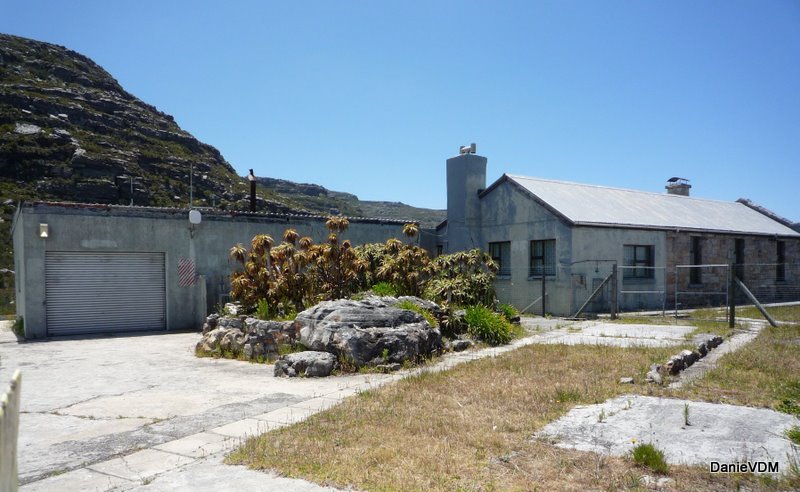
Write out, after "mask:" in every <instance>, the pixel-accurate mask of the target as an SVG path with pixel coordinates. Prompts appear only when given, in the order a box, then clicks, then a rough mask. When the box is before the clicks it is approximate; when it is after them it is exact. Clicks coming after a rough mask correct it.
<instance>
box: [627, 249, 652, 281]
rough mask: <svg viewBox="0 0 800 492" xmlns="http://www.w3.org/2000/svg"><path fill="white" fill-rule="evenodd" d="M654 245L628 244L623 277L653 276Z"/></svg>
mask: <svg viewBox="0 0 800 492" xmlns="http://www.w3.org/2000/svg"><path fill="white" fill-rule="evenodd" d="M653 256H654V255H653V246H640V245H635V244H626V245H625V249H624V265H625V266H626V267H633V268H625V269H624V273H623V275H622V278H653V277H654V275H653V274H654V269H653V266H654V265H655V264H654V259H653Z"/></svg>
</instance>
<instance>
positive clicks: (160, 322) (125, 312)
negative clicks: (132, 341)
mask: <svg viewBox="0 0 800 492" xmlns="http://www.w3.org/2000/svg"><path fill="white" fill-rule="evenodd" d="M45 299H46V304H47V309H46V312H47V335H48V336H55V335H85V334H93V333H119V332H127V331H143V330H148V331H149V330H166V318H167V316H166V281H165V261H164V253H104V252H103V253H100V252H72V251H66V252H65V251H52V252H47V253H46V254H45Z"/></svg>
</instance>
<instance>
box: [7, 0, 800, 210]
mask: <svg viewBox="0 0 800 492" xmlns="http://www.w3.org/2000/svg"><path fill="white" fill-rule="evenodd" d="M0 7H2V8H0V32H5V33H10V34H16V35H20V36H25V37H30V38H34V39H38V40H42V41H48V42H53V43H57V44H61V45H64V46H66V47H68V48H70V49H73V50H75V51H78V52H81V53H83V54H85V55H87V56H89V57H91V58H92V59H94V60H95V61H96V62H97V63H99V64H100V65H101V66H103V67H104V68H105V69H106V70H108V71H109V72H110V73H111V74H112V75H113V76H114V77H116V78H117V80H119V81H120V83H121V84H122V85H123V86H124V87H125V88H126V89H127V90H128V91H130V92H131V93H133V94H134V95H136V96H138V97H139V98H141V99H142V100H144V101H146V102H148V103H151V104H153V105H155V106H156V107H158V108H159V109H160V110H162V111H164V112H167V113H169V114H172V115H173V116H175V119H176V121H177V122H178V123H179V124H180V125H181V126H182V127H183V128H184V129H186V130H187V131H189V132H191V133H193V134H194V135H195V136H196V137H197V138H199V139H200V140H203V141H205V142H207V143H209V144H211V145H214V146H215V147H217V148H218V149H219V150H220V151H221V152H222V154H223V155H224V156H225V158H226V159H227V160H228V161H229V162H230V163H231V164H232V165H233V166H234V167H235V168H236V170H237V171H238V172H239V173H240V174H242V175H244V174H246V173H247V169H248V168H251V167H252V168H254V169H255V171H256V174H257V175H260V176H271V177H277V178H283V179H289V180H293V181H299V182H310V183H317V184H321V185H323V186H326V187H328V188H330V189H335V190H339V191H347V192H350V193H355V194H357V195H358V196H359V197H360V198H362V199H370V200H390V201H403V202H405V203H409V204H411V205H416V206H422V207H431V208H444V207H445V206H446V195H445V166H444V163H445V160H446V159H447V158H448V157H451V156H453V155H455V154H456V153H457V149H458V147H459V145H464V144H468V143H470V142H476V143H477V144H478V153H479V154H481V155H484V156H486V157H488V159H489V168H488V172H487V178H488V180H489V182H491V181H493V180H494V179H496V178H498V177H499V176H500V175H502V173H503V172H508V173H514V174H523V175H529V176H535V177H542V178H548V179H557V180H566V181H576V182H581V183H590V184H600V185H608V186H618V187H624V188H634V189H640V190H649V191H654V192H663V191H664V184H665V181H666V179H667V178H669V177H671V176H680V177H685V178H689V179H690V180H691V183H692V185H693V189H692V193H693V195H694V196H698V197H704V198H712V199H720V200H735V199H737V198H739V197H747V198H750V199H752V200H754V201H755V202H757V203H759V204H761V205H764V206H766V207H768V208H770V209H772V210H774V211H775V212H777V213H779V214H781V215H784V216H786V217H788V218H790V219H792V220H795V221H800V205H798V203H800V202H798V200H797V198H796V194H797V192H798V185H800V1H797V0H769V1H736V0H724V1H716V0H711V1H709V0H704V1H669V2H666V1H606V2H596V1H588V0H587V1H557V2H543V1H522V2H510V1H509V2H502V1H500V2H489V1H485V2H466V1H465V2H449V1H419V2H417V1H407V0H406V1H319V2H316V1H315V2H309V1H292V2H268V1H263V2H259V1H231V2H225V3H224V4H223V2H211V1H198V0H195V1H191V2H189V1H151V0H137V1H136V2H133V1H126V2H123V1H107V0H105V1H89V0H82V1H79V2H63V1H49V2H43V1H38V0H22V1H19V0H0Z"/></svg>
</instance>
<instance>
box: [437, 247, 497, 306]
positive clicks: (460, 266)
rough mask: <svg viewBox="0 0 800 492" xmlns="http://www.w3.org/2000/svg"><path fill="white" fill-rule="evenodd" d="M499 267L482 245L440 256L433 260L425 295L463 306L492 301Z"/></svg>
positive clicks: (438, 300) (439, 300)
mask: <svg viewBox="0 0 800 492" xmlns="http://www.w3.org/2000/svg"><path fill="white" fill-rule="evenodd" d="M496 271H497V265H496V264H495V262H494V261H493V260H492V258H491V257H490V256H489V255H487V254H486V253H484V252H482V251H481V250H479V249H473V250H471V251H460V252H458V253H452V254H449V255H442V256H439V257H437V258H436V259H434V260H433V262H432V276H431V279H430V280H429V281H428V282H427V285H426V287H425V297H427V298H428V299H431V300H433V301H436V302H447V303H448V304H456V305H461V306H471V305H475V304H491V302H492V301H494V287H493V285H492V282H494V277H495V272H496Z"/></svg>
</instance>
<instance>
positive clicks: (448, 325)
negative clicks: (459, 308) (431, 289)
mask: <svg viewBox="0 0 800 492" xmlns="http://www.w3.org/2000/svg"><path fill="white" fill-rule="evenodd" d="M446 309H447V310H446V312H445V314H444V315H443V316H442V317H441V319H440V320H439V329H440V330H441V332H442V335H443V336H446V337H448V338H456V337H458V336H459V335H462V334H464V333H466V332H467V322H466V321H465V320H464V318H463V317H462V316H457V315H456V314H455V312H456V309H455V308H454V307H453V306H450V305H447V306H446Z"/></svg>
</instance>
